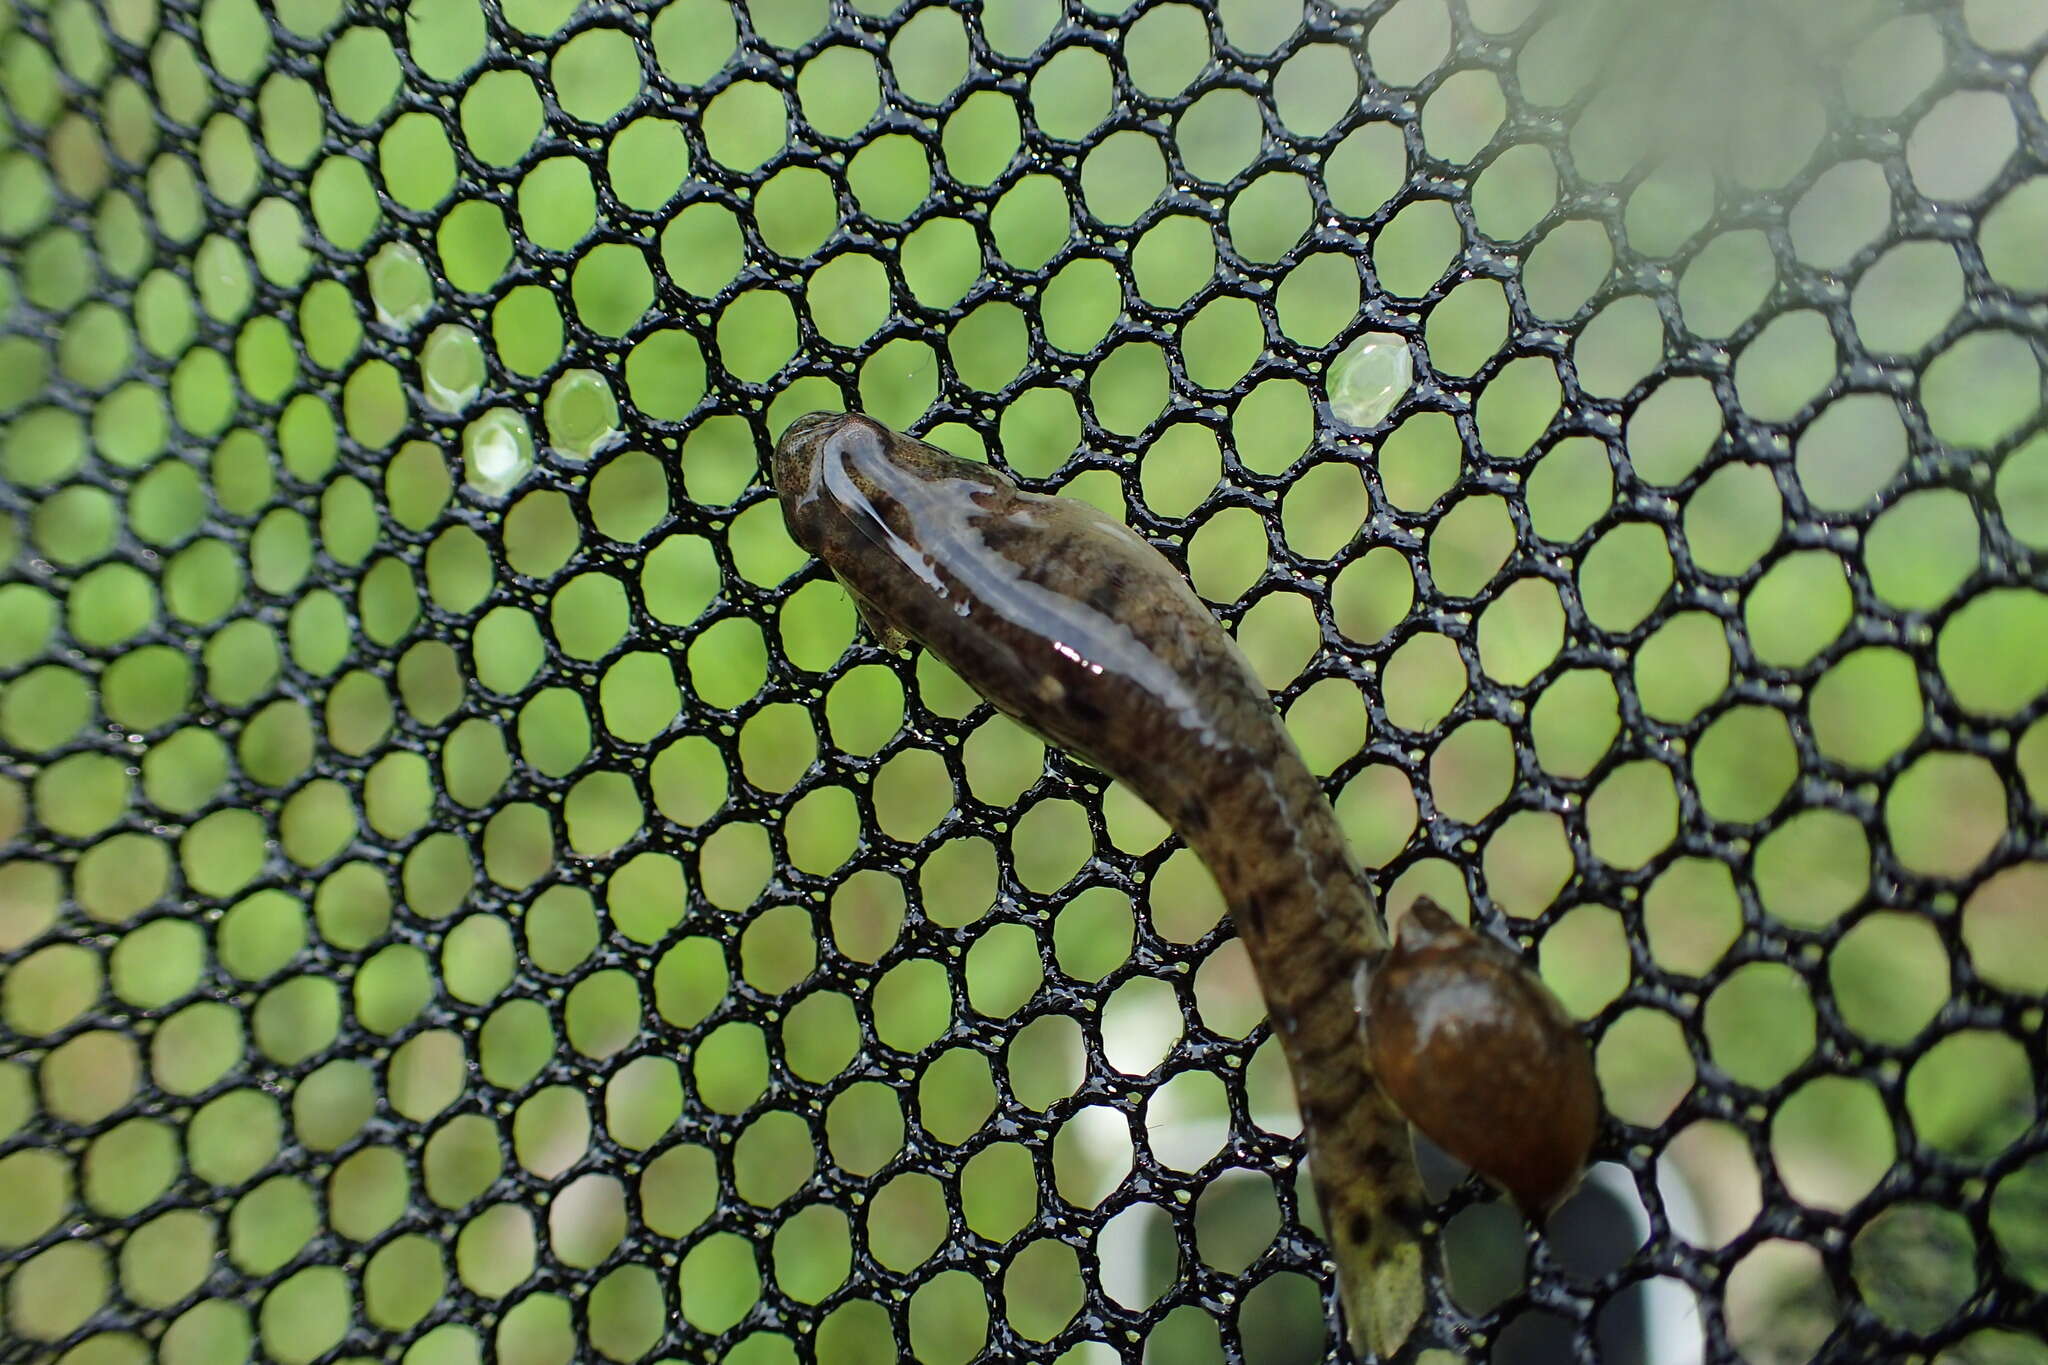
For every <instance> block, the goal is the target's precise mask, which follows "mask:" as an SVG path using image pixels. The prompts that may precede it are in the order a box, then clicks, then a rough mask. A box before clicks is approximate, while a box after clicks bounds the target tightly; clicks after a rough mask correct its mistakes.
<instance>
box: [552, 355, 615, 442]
mask: <svg viewBox="0 0 2048 1365" xmlns="http://www.w3.org/2000/svg"><path fill="white" fill-rule="evenodd" d="M541 413H542V415H543V416H545V417H546V418H547V424H548V448H549V449H550V450H552V451H553V452H554V453H555V454H556V455H558V456H560V457H561V458H562V459H565V460H575V461H578V462H579V463H580V462H581V461H584V460H587V459H589V458H590V457H591V456H593V455H595V454H597V453H598V452H599V451H601V450H606V449H609V448H610V447H612V446H614V445H616V444H617V443H618V440H619V437H620V436H621V435H623V434H624V433H623V432H622V431H621V430H620V427H619V400H618V398H617V397H616V396H615V395H614V394H613V393H612V386H611V385H610V384H607V383H606V382H605V379H604V376H603V375H601V374H599V373H598V372H597V371H595V370H570V371H568V372H567V373H565V374H564V375H563V376H562V377H561V378H560V379H557V380H556V381H555V382H554V386H553V387H552V388H550V389H549V390H548V396H547V401H546V403H545V404H543V405H542V407H541Z"/></svg>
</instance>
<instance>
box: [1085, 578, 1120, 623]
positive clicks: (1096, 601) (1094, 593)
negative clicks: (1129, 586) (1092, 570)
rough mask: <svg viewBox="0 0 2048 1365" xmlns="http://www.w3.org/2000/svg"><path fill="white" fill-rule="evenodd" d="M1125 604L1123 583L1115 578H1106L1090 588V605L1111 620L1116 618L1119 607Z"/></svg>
mask: <svg viewBox="0 0 2048 1365" xmlns="http://www.w3.org/2000/svg"><path fill="white" fill-rule="evenodd" d="M1123 604H1124V590H1123V585H1122V584H1120V583H1118V582H1117V581H1116V580H1115V579H1114V578H1105V579H1103V580H1102V581H1101V582H1100V583H1097V584H1096V585H1095V586H1094V587H1092V588H1090V589H1089V590H1088V605H1089V606H1091V607H1093V608H1095V610H1097V611H1099V612H1101V613H1102V614H1103V615H1104V616H1107V617H1109V618H1110V619H1111V620H1115V619H1116V615H1117V608H1119V607H1121V606H1122V605H1123Z"/></svg>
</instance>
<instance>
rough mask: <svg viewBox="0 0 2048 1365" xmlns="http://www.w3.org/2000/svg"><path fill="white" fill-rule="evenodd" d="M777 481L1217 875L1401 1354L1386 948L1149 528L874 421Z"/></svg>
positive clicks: (991, 695)
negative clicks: (1375, 998) (1371, 1024)
mask: <svg viewBox="0 0 2048 1365" xmlns="http://www.w3.org/2000/svg"><path fill="white" fill-rule="evenodd" d="M773 476H774V480H775V484H776V487H777V490H778V492H779V493H780V495H781V498H782V506H783V513H784V516H785V518H786V519H787V521H788V524H789V528H790V531H791V534H792V535H793V536H794V537H795V538H796V540H797V541H798V543H800V544H801V545H803V546H804V547H805V548H806V549H807V550H809V551H810V552H811V553H812V554H814V555H816V556H817V557H818V558H819V559H820V560H822V561H823V562H824V563H825V564H826V565H827V566H828V567H829V568H830V569H831V570H832V572H833V573H834V574H835V575H837V577H838V578H839V580H840V581H841V582H842V583H844V584H845V585H846V588H847V590H848V591H849V592H850V593H851V594H852V595H853V597H854V598H855V600H856V603H857V604H858V606H859V608H860V611H861V614H862V616H863V617H864V618H865V619H866V620H867V621H868V623H869V625H870V627H871V628H873V629H875V630H876V631H877V632H878V634H879V635H880V636H882V637H883V638H885V639H892V640H893V638H894V637H896V636H898V635H901V636H908V637H910V638H912V639H915V640H917V641H919V642H920V643H921V644H923V645H924V647H925V648H927V649H929V650H930V651H931V652H932V653H933V654H935V655H937V656H938V657H939V658H940V659H941V660H943V661H944V662H945V663H946V664H947V665H949V666H950V667H951V668H952V669H953V670H954V671H955V672H957V673H958V674H959V675H960V676H961V677H962V678H963V679H965V680H966V681H967V682H968V683H969V684H970V685H971V686H973V687H974V688H975V689H976V690H977V691H979V692H980V693H981V694H982V695H983V696H985V697H986V698H988V700H989V701H990V702H992V703H993V704H994V705H995V706H996V707H997V709H999V710H1001V711H1003V712H1004V713H1005V714H1007V715H1009V716H1011V717H1013V718H1015V719H1016V720H1018V721H1020V722H1022V723H1023V724H1024V725H1026V726H1027V727H1029V728H1030V729H1032V730H1034V731H1036V732H1037V733H1038V734H1040V735H1042V736H1043V737H1044V738H1045V739H1046V740H1048V741H1049V742H1050V743H1052V744H1054V745H1057V746H1058V747H1060V748H1062V749H1066V750H1068V751H1069V752H1071V753H1074V754H1076V755H1078V756H1079V757H1081V758H1083V759H1085V760H1087V761H1088V762H1089V763H1092V764H1093V765H1095V766H1096V767H1098V768H1100V769H1101V770H1102V771H1104V772H1105V773H1108V774H1109V775H1110V776H1112V777H1114V778H1116V779H1117V780H1119V781H1121V782H1123V783H1125V784H1126V785H1127V786H1129V787H1130V788H1131V789H1132V790H1133V791H1135V792H1136V793H1137V794H1138V795H1139V796H1140V797H1142V798H1143V799H1144V800H1145V801H1146V802H1148V803H1149V804H1150V805H1151V806H1152V807H1153V808H1154V809H1155V810H1157V811H1158V812H1159V814H1160V815H1161V816H1162V817H1164V818H1165V820H1166V821H1167V823H1168V824H1169V825H1171V826H1172V827H1173V829H1174V831H1175V832H1176V833H1178V834H1179V835H1180V836H1181V837H1182V838H1183V839H1184V840H1186V841H1187V843H1188V845H1189V846H1190V847H1191V848H1193V849H1194V850H1195V852H1196V854H1197V855H1198V856H1200V857H1201V859H1202V861H1203V862H1204V863H1205V864H1206V865H1207V866H1208V868H1209V870H1210V872H1211V873H1212V874H1213V875H1214V877H1215V879H1216V882H1217V886H1218V887H1219V889H1220V890H1221V891H1222V893H1223V896H1224V899H1225V902H1226V903H1227V904H1228V906H1229V907H1230V911H1231V913H1232V915H1233V917H1234V919H1235V921H1236V927H1237V932H1238V935H1239V937H1240V938H1241V939H1242V940H1243V941H1244V944H1245V947H1246V949H1247V952H1248V954H1249V956H1250V958H1251V963H1252V967H1253V970H1254V972H1255V973H1256V975H1257V977H1258V981H1259V986H1260V990H1261V992H1262V993H1263V995H1264V997H1265V1002H1266V1008H1267V1012H1268V1015H1269V1017H1270V1018H1271V1020H1272V1025H1273V1031H1274V1036H1275V1037H1276V1038H1278V1039H1279V1041H1280V1045H1281V1047H1282V1049H1283V1051H1284V1052H1285V1054H1286V1057H1287V1061H1288V1068H1289V1071H1290V1073H1291V1075H1292V1078H1293V1083H1294V1090H1295V1095H1296V1098H1297V1100H1298V1102H1299V1107H1300V1110H1301V1116H1302V1125H1303V1130H1304V1135H1305V1137H1306V1139H1307V1143H1308V1150H1309V1156H1310V1170H1311V1173H1312V1175H1313V1178H1314V1181H1315V1186H1316V1196H1317V1201H1318V1203H1319V1204H1320V1206H1321V1208H1322V1213H1323V1221H1324V1224H1325V1226H1326V1228H1327V1230H1328V1236H1329V1240H1330V1243H1331V1246H1332V1249H1333V1252H1334V1255H1335V1260H1336V1263H1337V1270H1338V1288H1339V1297H1340V1300H1341V1302H1342V1304H1343V1307H1344V1312H1345V1316H1346V1319H1347V1327H1348V1330H1349V1333H1350V1335H1351V1337H1352V1340H1353V1343H1354V1345H1355V1346H1357V1347H1358V1348H1360V1349H1362V1350H1365V1351H1370V1352H1371V1353H1373V1354H1376V1355H1385V1354H1389V1353H1391V1352H1392V1351H1394V1350H1395V1349H1397V1348H1398V1347H1399V1346H1400V1344H1401V1343H1402V1342H1403V1341H1404V1340H1405V1339H1406V1337H1407V1336H1408V1334H1409V1332H1410V1331H1411V1329H1412V1328H1413V1326H1414V1324H1415V1322H1416V1320H1417V1319H1418V1317H1419V1316H1420V1314H1421V1311H1422V1304H1423V1286H1422V1257H1421V1248H1420V1243H1419V1240H1418V1238H1419V1233H1420V1230H1421V1226H1422V1224H1423V1221H1424V1219H1425V1217H1426V1200H1425V1196H1424V1191H1423V1186H1422V1181H1421V1177H1420V1175H1419V1173H1418V1172H1417V1170H1416V1167H1415V1161H1414V1156H1413V1152H1412V1150H1411V1147H1410V1143H1409V1139H1408V1134H1407V1125H1406V1123H1405V1121H1404V1120H1403V1118H1402V1117H1401V1115H1400V1113H1399V1112H1398V1111H1397V1110H1396V1109H1395V1108H1394V1107H1393V1105H1392V1104H1391V1103H1390V1102H1389V1100H1388V1099H1387V1097H1386V1095H1385V1093H1384V1092H1383V1091H1382V1089H1381V1087H1380V1086H1379V1085H1378V1084H1377V1082H1376V1080H1375V1077H1374V1075H1373V1072H1372V1069H1371V1063H1370V1054H1369V1052H1368V1049H1367V1048H1366V1047H1365V1045H1364V1037H1363V1028H1362V1025H1363V1010H1364V1007H1365V997H1366V991H1367V988H1368V983H1369V980H1370V972H1371V968H1372V965H1373V963H1374V962H1375V961H1376V960H1377V959H1378V958H1379V957H1381V956H1382V955H1383V954H1384V953H1385V952H1386V949H1387V939H1386V934H1385V932H1384V930H1383V929H1382V927H1381V925H1380V920H1379V914H1378V908H1377V906H1376V904H1375V903H1374V899H1373V895H1372V892H1371V890H1370V889H1369V887H1368V885H1367V883H1366V880H1365V878H1364V875H1363V874H1362V873H1361V872H1360V870H1359V867H1358V865H1357V863H1356V861H1355V860H1354V859H1353V858H1352V856H1351V852H1350V849H1349V847H1348V846H1347V844H1346V842H1345V839H1344V835H1343V832H1342V830H1341V828H1340V827H1339V826H1338V824H1337V820H1336V816H1335V813H1334V812H1333V811H1332V810H1331V809H1330V804H1329V801H1328V799H1327V798H1326V797H1325V796H1324V795H1323V792H1322V788H1321V786H1320V785H1319V784H1318V783H1317V781H1316V779H1315V776H1314V774H1312V773H1311V772H1310V771H1309V770H1308V767H1307V765H1306V764H1305V763H1304V762H1303V761H1302V759H1301V755H1300V753H1299V752H1298V751H1297V750H1296V748H1295V746H1294V743H1293V741H1292V739H1291V738H1290V737H1289V736H1288V734H1287V731H1286V729H1285V728H1284V726H1283V725H1282V724H1281V721H1280V717H1279V716H1278V715H1277V714H1276V712H1275V711H1274V709H1273V705H1272V702H1271V699H1270V698H1269V696H1268V695H1267V692H1266V690H1265V688H1264V686H1263V685H1262V684H1261V683H1260V682H1259V680H1258V678H1257V676H1256V675H1255V674H1254V673H1253V671H1252V668H1251V665H1250V663H1249V662H1248V661H1247V660H1246V659H1245V657H1244V655H1243V653H1242V652H1241V651H1240V650H1239V649H1238V647H1237V645H1236V643H1235V642H1234V641H1233V640H1232V639H1231V638H1230V636H1229V635H1228V634H1226V633H1225V632H1224V630H1223V628H1222V626H1221V625H1220V624H1218V622H1217V620H1216V618H1215V617H1214V616H1213V615H1212V614H1210V612H1209V610H1208V608H1206V607H1205V606H1203V605H1202V603H1201V601H1200V599H1198V598H1197V597H1196V596H1195V594H1194V592H1193V591H1192V590H1191V589H1190V588H1189V586H1188V584H1187V581H1186V580H1185V579H1184V578H1183V577H1182V576H1181V575H1180V573H1179V572H1178V571H1177V570H1175V569H1174V567H1173V565H1172V564H1171V563H1170V562H1168V561H1167V560H1166V559H1165V557H1164V556H1162V555H1161V554H1160V553H1159V552H1158V551H1157V550H1155V549H1154V548H1153V547H1152V546H1150V545H1148V544H1147V543H1146V542H1145V541H1143V540H1142V539H1140V538H1139V537H1138V536H1137V535H1135V534H1134V533H1133V532H1131V531H1130V529H1129V528H1127V527H1125V526H1123V525H1122V524H1120V523H1119V522H1116V521H1114V520H1112V519H1111V518H1109V517H1107V516H1105V515H1103V514H1102V513H1101V512H1099V511H1097V510H1096V509H1095V508H1093V507H1091V506H1089V505H1088V504H1086V503H1083V502H1080V501H1078V500H1075V499H1071V498H1055V497H1046V496H1043V495H1040V494H1036V493H1030V492H1026V491H1024V490H1021V489H1019V488H1017V487H1016V485H1014V484H1013V483H1011V482H1010V480H1009V479H1007V478H1006V477H1004V476H1003V475H1002V474H1001V473H1000V472H999V471H997V470H994V469H992V468H990V467H988V466H986V465H982V464H977V463H974V462H972V461H968V460H963V459H960V458H958V457H956V456H953V455H949V454H947V453H946V452H944V451H941V450H939V449H937V448H936V447H933V446H930V445H927V444H926V443H924V442H922V441H918V440H916V439H914V438H912V437H908V436H905V435H902V434H901V433H898V432H895V431H892V430H890V429H889V428H887V427H885V426H883V425H881V424H880V423H878V422H875V421H873V420H871V419H869V418H866V417H863V416H860V415H858V414H852V413H829V414H828V413H814V414H812V415H810V416H808V417H804V418H800V419H798V420H797V421H796V422H795V423H793V424H792V425H791V426H790V428H789V429H788V431H787V432H786V433H785V434H784V435H783V437H782V439H781V441H780V442H779V443H778V445H777V448H776V451H775V457H774V468H773Z"/></svg>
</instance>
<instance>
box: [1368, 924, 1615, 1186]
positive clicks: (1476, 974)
mask: <svg viewBox="0 0 2048 1365" xmlns="http://www.w3.org/2000/svg"><path fill="white" fill-rule="evenodd" d="M1366 1039H1367V1042H1368V1044H1369V1047H1370V1051H1371V1057H1372V1067H1373V1070H1374V1072H1375V1073H1377V1074H1378V1076H1379V1079H1380V1085H1381V1086H1382V1087H1383V1088H1384V1089H1385V1090H1386V1092H1387V1094H1388V1095H1389V1096H1391V1097H1392V1099H1393V1101H1394V1103H1395V1105H1396V1106H1398V1107H1399V1108H1400V1110H1401V1112H1402V1113H1403V1114H1406V1115H1407V1116H1408V1119H1409V1121H1410V1122H1412V1123H1413V1124H1414V1125H1415V1126H1416V1127H1417V1128H1420V1129H1421V1130H1422V1131H1423V1132H1425V1133H1427V1134H1428V1135H1429V1137H1430V1140H1431V1141H1432V1142H1434V1143H1436V1145H1437V1146H1439V1147H1441V1148H1443V1149H1444V1150H1445V1151H1446V1152H1448V1153H1450V1154H1451V1155H1452V1156H1454V1157H1456V1158H1457V1159H1458V1160H1460V1161H1462V1162H1464V1163H1465V1164H1466V1165H1468V1166H1470V1167H1471V1168H1472V1169H1473V1170H1475V1171H1477V1172H1479V1174H1480V1175H1482V1176H1484V1177H1485V1178H1486V1179H1487V1180H1490V1181H1492V1182H1493V1183H1494V1184H1495V1185H1498V1186H1499V1187H1500V1188H1501V1189H1503V1190H1505V1191H1506V1192H1507V1194H1508V1197H1509V1198H1511V1199H1513V1200H1514V1201H1515V1205H1516V1207H1518V1208H1520V1209H1521V1210H1522V1212H1523V1213H1524V1214H1526V1215H1528V1217H1529V1218H1530V1219H1532V1220H1533V1221H1536V1222H1539V1223H1540V1222H1542V1221H1543V1219H1544V1217H1545V1216H1546V1215H1548V1214H1549V1213H1550V1212H1551V1210H1553V1209H1555V1208H1556V1207H1557V1206H1558V1205H1559V1204H1560V1203H1562V1202H1563V1201H1564V1199H1565V1196H1567V1195H1569V1194H1570V1193H1571V1192H1572V1190H1573V1189H1575V1188H1577V1186H1578V1183H1579V1176H1580V1175H1581V1174H1582V1173H1583V1172H1584V1171H1585V1168H1586V1157H1587V1154H1588V1153H1589V1152H1590V1151H1591V1150H1592V1147H1593V1138H1594V1136H1595V1135H1596V1134H1597V1132H1598V1131H1599V1127H1600V1083H1599V1081H1598V1080H1597V1079H1596V1078H1595V1077H1594V1074H1593V1059H1592V1056H1591V1054H1589V1053H1588V1052H1587V1050H1586V1043H1585V1040H1584V1039H1583V1038H1581V1037H1580V1036H1579V1031H1578V1028H1577V1027H1576V1026H1575V1025H1574V1024H1573V1023H1572V1020H1571V1016H1570V1015H1568V1014H1566V1013H1565V1010H1564V1006H1563V1005H1561V1004H1560V1003H1558V999H1557V997H1556V996H1554V995H1552V994H1551V993H1550V991H1549V989H1548V988H1546V987H1545V986H1544V985H1543V983H1542V982H1541V981H1539V980H1538V979H1537V978H1536V977H1535V976H1534V975H1533V974H1531V972H1530V971H1529V969H1528V968H1527V967H1526V966H1524V965H1523V963H1522V959H1521V958H1519V957H1517V956H1516V955H1515V954H1514V953H1513V952H1512V951H1510V950H1509V949H1508V948H1507V947H1506V946H1505V945H1504V944H1502V943H1500V942H1499V941H1497V940H1496V939H1494V938H1492V937H1490V936H1489V935H1486V934H1481V933H1477V932H1475V931H1473V930H1471V929H1468V928H1466V927H1465V926H1464V925H1462V924H1460V923H1458V921H1456V920H1454V919H1452V918H1451V917H1450V916H1449V915H1448V914H1446V913H1445V912H1444V911H1443V910H1442V909H1441V908H1440V907H1439V906H1438V905H1437V904H1436V902H1435V901H1432V900H1428V899H1422V900H1417V901H1416V902H1415V904H1414V905H1413V906H1411V907H1409V910H1408V913H1407V914H1406V915H1404V916H1403V917H1402V919H1401V922H1400V924H1399V925H1398V926H1397V927H1396V929H1395V931H1394V951H1393V952H1391V953H1389V954H1388V955H1387V958H1386V960H1385V961H1384V962H1382V963H1380V965H1379V967H1378V968H1377V969H1376V970H1375V971H1374V972H1373V976H1372V986H1371V988H1370V990H1369V991H1368V992H1367V994H1366Z"/></svg>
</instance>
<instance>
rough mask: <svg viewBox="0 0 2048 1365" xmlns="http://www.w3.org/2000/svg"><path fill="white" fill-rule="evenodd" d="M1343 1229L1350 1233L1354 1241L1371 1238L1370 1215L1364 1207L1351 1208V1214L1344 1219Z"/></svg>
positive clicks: (1369, 1239) (1367, 1240)
mask: <svg viewBox="0 0 2048 1365" xmlns="http://www.w3.org/2000/svg"><path fill="white" fill-rule="evenodd" d="M1344 1230H1345V1231H1346V1232H1348V1233H1350V1234H1351V1240H1352V1241H1354V1242H1369V1241H1371V1240H1372V1216H1371V1215H1370V1214H1368V1213H1367V1212H1366V1211H1365V1210H1364V1209H1353V1210H1351V1216H1350V1217H1349V1218H1346V1219H1345V1220H1344Z"/></svg>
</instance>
